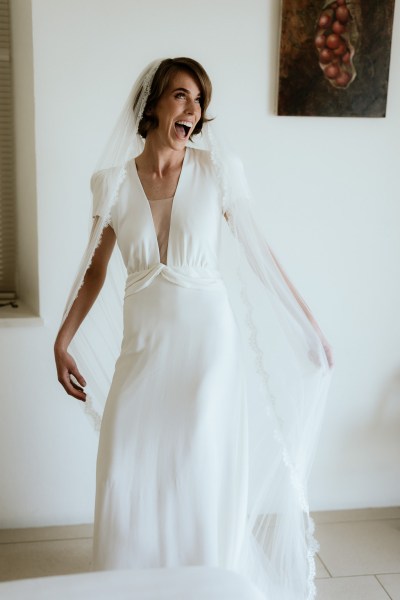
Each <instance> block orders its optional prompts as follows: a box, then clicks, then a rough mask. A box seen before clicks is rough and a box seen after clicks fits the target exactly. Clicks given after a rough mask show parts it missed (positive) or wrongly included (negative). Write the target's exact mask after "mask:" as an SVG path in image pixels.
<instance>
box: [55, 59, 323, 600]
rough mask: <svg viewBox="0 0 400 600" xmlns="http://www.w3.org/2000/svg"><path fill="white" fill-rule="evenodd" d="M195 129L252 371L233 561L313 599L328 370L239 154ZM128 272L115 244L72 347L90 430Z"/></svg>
mask: <svg viewBox="0 0 400 600" xmlns="http://www.w3.org/2000/svg"><path fill="white" fill-rule="evenodd" d="M160 63H161V60H157V61H154V62H153V63H151V64H150V65H149V66H148V67H146V69H145V70H144V71H143V72H142V73H141V74H140V76H139V77H138V79H137V80H136V82H135V84H134V86H133V88H132V90H131V92H130V94H129V97H128V99H127V101H126V103H125V105H124V107H123V109H122V112H121V114H120V117H119V119H118V121H117V124H116V126H115V128H114V130H113V133H112V135H111V137H110V140H109V142H108V144H107V146H106V149H105V151H104V153H103V155H102V157H101V159H100V161H99V163H98V165H97V168H96V171H95V173H94V174H93V176H92V179H91V188H92V193H93V207H94V213H95V214H96V216H95V217H94V219H93V223H92V229H91V232H90V236H89V241H88V244H87V248H86V251H85V254H84V256H83V258H82V261H81V264H80V266H79V269H78V273H77V275H76V278H75V281H74V283H73V286H72V289H71V292H70V295H69V297H68V300H67V304H66V307H65V311H64V314H63V318H62V322H61V325H62V324H63V322H64V321H65V319H66V317H67V316H68V314H69V311H70V310H71V307H72V305H73V302H74V300H75V298H76V297H77V295H78V293H79V289H80V288H81V286H82V283H83V281H84V277H85V273H86V271H87V269H88V267H89V266H90V264H91V260H92V257H93V254H94V252H95V250H96V248H97V246H98V245H99V243H100V241H101V235H102V232H103V230H104V227H106V226H107V225H108V224H109V218H110V209H111V207H112V206H113V204H114V203H115V202H117V200H118V192H119V189H120V186H121V184H122V182H123V181H124V179H125V176H126V163H127V161H129V160H131V159H132V158H134V157H135V156H138V155H139V154H140V153H141V152H142V150H143V147H144V143H143V140H142V138H141V137H140V135H139V134H138V125H139V122H140V120H141V118H142V115H143V111H144V108H145V105H146V101H147V98H148V96H149V93H150V89H151V84H152V80H153V77H154V74H155V72H156V70H157V68H158V67H159V65H160ZM135 100H136V103H135ZM134 103H135V110H134V111H133V110H132V107H133V105H134ZM197 137H201V140H200V144H199V143H198V142H197V140H196V139H195V141H194V143H195V146H198V145H201V147H202V148H203V149H205V150H208V151H209V152H210V157H211V161H212V165H213V169H214V170H215V175H216V177H217V179H218V183H219V187H220V194H221V198H222V203H223V208H224V213H225V215H226V219H227V222H228V225H229V229H230V232H231V234H232V235H231V236H230V242H229V243H230V245H231V248H230V250H229V251H230V253H231V254H230V263H231V265H232V264H234V265H235V269H234V272H232V270H231V272H230V273H228V274H227V285H228V290H229V292H230V293H231V296H230V297H231V298H232V304H233V308H234V311H235V314H236V316H237V321H238V323H239V327H240V328H241V330H242V338H243V340H245V341H246V344H248V348H249V352H247V353H246V352H244V360H245V362H246V368H247V369H248V375H249V377H248V406H249V509H248V515H249V523H248V531H247V534H246V535H247V540H246V543H245V544H244V545H243V548H244V550H243V555H242V556H241V557H240V559H239V560H238V570H241V571H242V572H243V573H244V574H246V575H248V576H249V577H250V578H252V579H253V581H255V583H257V584H258V585H259V586H260V587H261V589H262V590H263V591H264V592H265V595H266V598H268V599H269V598H279V600H312V598H314V596H315V586H314V582H313V580H314V576H315V565H314V554H315V551H316V549H317V545H316V542H315V540H314V538H313V522H312V519H311V518H310V515H309V506H308V500H307V480H308V476H309V471H310V467H311V464H312V460H313V455H314V452H315V447H316V442H317V440H318V434H319V430H320V424H321V418H322V414H323V410H324V404H325V399H326V396H327V392H328V388H329V384H330V379H331V374H332V369H330V367H329V365H328V361H327V357H326V354H325V350H324V348H323V345H322V343H321V340H320V337H319V335H318V333H317V332H316V330H315V328H314V327H313V325H312V324H311V322H310V320H309V318H308V317H307V316H306V313H305V311H304V310H303V308H302V307H301V306H300V304H299V299H298V298H296V296H295V294H294V293H293V291H292V289H291V287H290V286H289V284H288V281H287V278H286V277H285V276H284V275H283V273H282V271H281V269H280V268H279V265H278V264H277V262H276V259H275V255H274V254H273V253H272V251H271V248H270V246H269V245H268V243H267V242H266V240H265V237H264V235H263V233H262V231H261V230H260V228H259V227H258V224H257V220H256V218H255V216H254V207H255V206H256V204H257V202H256V201H255V200H257V199H251V195H250V192H249V186H248V185H247V182H246V178H245V175H244V170H243V166H242V163H241V161H240V160H239V159H238V158H236V157H235V156H233V155H232V153H231V152H230V151H227V150H226V149H225V147H224V144H223V140H222V138H221V137H220V136H218V134H217V133H216V127H215V125H214V123H213V122H207V123H204V124H203V130H202V133H201V134H200V136H197ZM232 252H234V254H233V255H232ZM125 279H126V269H125V266H124V264H123V261H122V257H121V254H120V252H119V250H118V249H117V248H116V249H115V250H114V252H113V255H112V257H111V259H110V263H109V267H108V273H107V278H106V282H105V284H104V286H103V288H102V290H101V292H100V294H99V297H98V299H97V300H96V302H95V304H94V306H93V307H92V309H91V310H90V312H89V314H88V315H87V317H86V318H85V320H84V322H83V323H82V325H81V327H80V328H79V330H78V332H77V333H76V335H75V337H74V339H73V340H72V342H71V344H70V348H69V351H70V352H71V354H72V355H73V356H74V357H75V359H76V361H77V364H78V367H79V369H80V371H81V372H82V373H83V374H84V376H85V378H86V380H87V382H88V386H87V388H86V392H87V401H86V403H85V410H86V412H87V413H88V414H89V415H90V417H91V418H92V419H93V422H94V425H95V427H96V428H97V429H99V426H100V422H101V415H102V411H103V408H104V404H105V401H106V398H107V394H108V390H109V387H110V384H111V379H112V375H113V370H114V365H115V361H116V359H117V357H118V355H119V351H120V346H121V340H122V307H123V296H124V285H125ZM303 305H304V306H306V305H305V302H304V301H303ZM232 451H234V449H232Z"/></svg>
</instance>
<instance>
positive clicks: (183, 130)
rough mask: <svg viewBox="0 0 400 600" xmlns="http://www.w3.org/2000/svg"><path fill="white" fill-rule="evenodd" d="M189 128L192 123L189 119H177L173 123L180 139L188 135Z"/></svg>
mask: <svg viewBox="0 0 400 600" xmlns="http://www.w3.org/2000/svg"><path fill="white" fill-rule="evenodd" d="M191 129H192V123H190V121H177V122H176V123H175V131H176V133H177V134H178V137H179V138H180V139H181V140H185V139H186V138H187V137H188V135H189V132H190V130H191Z"/></svg>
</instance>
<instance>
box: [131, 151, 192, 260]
mask: <svg viewBox="0 0 400 600" xmlns="http://www.w3.org/2000/svg"><path fill="white" fill-rule="evenodd" d="M188 154H189V148H186V149H185V155H184V157H183V161H182V166H181V171H180V173H179V177H178V182H177V184H176V188H175V194H174V196H173V200H172V206H171V216H170V223H169V230H168V236H167V257H166V262H165V263H161V253H160V247H159V245H158V239H157V231H156V227H155V223H154V219H153V213H152V211H151V206H150V201H149V199H148V197H147V196H146V193H145V191H144V188H143V185H142V182H141V179H140V177H139V173H138V169H137V166H136V158H135V159H133V167H134V168H133V170H134V172H135V175H136V178H137V181H138V184H139V188H140V191H141V196H142V199H143V200H144V203H145V204H146V209H145V210H147V214H148V217H149V219H150V222H151V229H152V237H153V243H154V244H155V247H156V250H157V258H158V262H159V263H160V264H165V265H166V266H168V265H169V263H170V246H171V244H170V239H171V234H172V232H173V225H174V212H175V205H176V203H177V201H179V193H180V187H181V181H182V179H183V177H182V175H183V173H184V167H185V164H186V159H187V156H188Z"/></svg>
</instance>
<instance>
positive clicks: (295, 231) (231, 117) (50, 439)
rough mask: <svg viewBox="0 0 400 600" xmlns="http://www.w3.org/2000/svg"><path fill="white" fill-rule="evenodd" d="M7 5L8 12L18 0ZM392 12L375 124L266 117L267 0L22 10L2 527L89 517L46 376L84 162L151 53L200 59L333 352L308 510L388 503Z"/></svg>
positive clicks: (395, 126)
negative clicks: (19, 202) (28, 168)
mask: <svg viewBox="0 0 400 600" xmlns="http://www.w3.org/2000/svg"><path fill="white" fill-rule="evenodd" d="M13 5H14V12H15V14H16V15H17V14H18V10H19V8H20V9H21V10H22V9H23V8H24V7H26V6H27V5H28V6H29V0H13ZM398 13H399V11H397V15H396V22H395V29H394V40H393V48H392V64H391V78H390V89H389V102H388V111H387V118H386V119H332V118H331V119H328V118H282V117H279V118H278V117H276V116H275V115H274V103H275V97H276V81H277V65H278V37H279V36H278V31H279V2H278V0H267V1H265V0H247V1H246V2H242V3H240V2H236V3H235V2H232V0H229V1H228V0H219V1H215V0H203V1H202V2H201V3H200V2H198V1H197V2H192V1H191V0H169V1H168V2H164V1H163V0H158V1H157V0H155V2H153V3H144V2H140V1H139V0H136V1H132V0H112V1H111V0H108V1H107V0H102V1H99V0H84V2H82V1H81V0H56V1H54V0H33V1H32V17H33V18H32V21H33V50H34V56H33V65H34V87H35V119H36V122H35V127H36V182H37V201H38V207H37V210H38V227H39V231H38V234H39V273H40V280H39V281H40V307H41V315H42V317H43V318H44V325H43V326H40V327H36V328H27V327H18V328H7V329H3V330H2V331H1V342H0V343H1V347H0V352H1V355H0V356H1V361H0V378H1V382H2V402H1V407H0V415H1V416H0V461H1V465H0V469H1V473H2V477H1V479H2V485H1V489H0V526H2V527H18V526H29V525H41V524H58V523H77V522H86V521H90V520H91V519H92V510H93V497H94V469H95V455H96V436H95V434H94V433H93V432H92V430H91V426H90V424H89V422H88V421H87V420H86V418H85V417H84V415H83V414H82V413H81V409H80V407H79V406H78V404H77V402H75V401H73V400H72V399H70V398H69V397H67V396H66V395H65V394H64V393H63V391H62V389H61V387H60V386H59V384H58V382H57V381H56V373H55V368H54V365H53V355H52V345H53V340H54V337H55V335H56V331H57V326H58V323H59V320H60V318H61V312H62V309H63V305H64V302H65V299H66V295H67V292H68V289H69V286H70V283H71V278H72V277H73V275H74V272H75V269H76V267H77V264H78V261H79V258H80V255H81V252H82V250H83V247H84V243H85V238H86V233H87V225H86V224H85V217H86V216H88V215H89V207H90V195H89V193H88V178H89V175H90V172H91V169H92V168H93V166H94V163H95V161H96V159H97V157H98V153H99V151H100V149H101V148H102V146H103V143H104V141H105V139H106V137H107V134H108V132H109V129H110V127H111V125H112V123H113V120H114V118H115V115H116V114H117V112H118V111H119V109H120V106H121V104H122V102H123V100H124V99H125V96H126V95H127V92H128V90H129V88H130V86H131V83H132V82H133V80H134V78H135V77H136V75H137V73H138V72H139V70H141V69H142V67H143V66H144V65H145V64H146V63H147V62H149V61H150V60H152V59H153V58H155V57H158V56H176V55H189V56H193V57H194V58H196V59H198V60H199V61H200V62H202V63H203V64H204V65H205V66H206V68H207V70H208V71H209V73H210V75H211V77H212V80H213V82H214V91H215V102H214V105H213V110H214V113H215V114H217V115H218V120H219V122H220V127H221V129H222V131H225V132H226V133H230V132H231V133H233V131H235V132H236V134H237V135H236V136H235V137H237V139H239V140H240V145H241V148H240V153H241V155H242V158H243V160H244V162H245V165H246V167H247V171H248V176H249V179H250V181H251V184H252V188H253V190H254V192H256V193H257V192H261V191H262V192H265V190H267V194H265V198H266V200H265V204H264V205H262V206H260V207H259V210H260V214H261V215H262V218H263V222H264V228H265V231H266V232H267V234H268V236H269V239H270V241H271V243H272V245H273V246H274V248H275V249H276V250H277V251H278V255H279V256H280V258H281V260H282V262H283V264H284V265H285V266H286V269H287V271H288V272H289V274H290V275H291V276H292V278H293V280H294V282H295V283H296V285H297V286H298V287H299V289H300V291H301V292H302V294H303V295H304V296H305V298H306V299H307V300H308V302H309V304H310V305H311V307H312V308H313V309H314V311H315V313H316V315H317V317H318V319H319V321H320V322H321V324H322V325H323V328H324V329H325V331H326V334H327V336H328V338H329V339H330V340H331V342H332V344H333V346H334V348H335V354H336V362H337V366H336V374H335V376H334V379H333V383H332V389H331V393H330V397H329V404H328V408H327V414H326V419H325V424H324V429H323V435H322V438H321V443H320V447H319V452H318V456H317V459H316V463H315V468H314V471H313V474H312V480H311V506H312V508H314V509H333V508H345V507H366V506H385V505H393V504H397V503H398V502H399V500H400V490H399V481H400V477H399V466H398V464H399V460H398V459H399V450H400V442H399V435H398V431H399V427H400V406H399V393H400V346H399V343H398V342H399V339H400V320H399V319H398V317H397V311H396V309H397V307H398V306H400V283H399V277H398V273H399V270H398V263H399V254H400V236H399V235H398V226H399V216H400V215H399V213H400V209H399V205H398V197H397V196H398V191H399V183H398V181H399V180H398V170H399V165H398V160H399V159H398V157H399V156H400V143H399V135H398V131H399V125H400V123H399V121H400V117H399V112H398V110H397V107H398V106H399V105H400V98H399V95H400V76H399V61H400V39H399V25H400V24H399V14H398ZM139 15H140V16H141V18H140V21H139V20H138V16H139ZM16 29H17V30H18V27H17V28H16ZM14 42H15V43H16V44H17V45H18V44H21V43H22V38H21V39H15V40H14ZM23 92H24V90H23V89H19V93H20V94H23ZM232 137H233V136H232ZM20 143H21V142H20ZM32 160H34V157H33V156H32ZM34 230H35V227H34V224H32V231H31V233H30V235H31V236H32V238H33V239H34V236H35V233H34Z"/></svg>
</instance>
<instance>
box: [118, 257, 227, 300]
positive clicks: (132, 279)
mask: <svg viewBox="0 0 400 600" xmlns="http://www.w3.org/2000/svg"><path fill="white" fill-rule="evenodd" d="M158 275H162V276H163V277H164V278H165V279H167V280H168V281H170V282H171V283H175V284H176V285H180V286H182V287H188V288H195V289H216V288H218V287H221V286H223V281H222V277H221V273H220V271H218V269H211V268H207V267H171V266H169V265H165V264H164V263H158V264H155V265H153V266H152V267H150V268H148V269H144V270H143V271H135V272H134V273H130V274H129V275H128V277H127V279H126V285H125V298H126V297H127V296H131V295H132V294H136V293H137V292H140V290H143V289H144V288H145V287H147V286H148V285H150V284H151V282H152V281H153V280H154V279H155V278H156V277H157V276H158Z"/></svg>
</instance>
